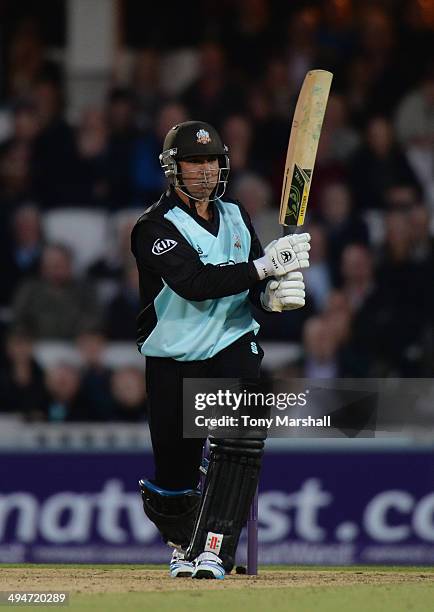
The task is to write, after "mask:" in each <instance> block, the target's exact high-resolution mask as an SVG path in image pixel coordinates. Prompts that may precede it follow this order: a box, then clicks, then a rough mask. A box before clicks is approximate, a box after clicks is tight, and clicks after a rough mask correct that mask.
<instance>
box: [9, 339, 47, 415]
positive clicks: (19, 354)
mask: <svg viewBox="0 0 434 612" xmlns="http://www.w3.org/2000/svg"><path fill="white" fill-rule="evenodd" d="M32 351H33V345H32V340H31V338H30V337H29V336H28V335H27V334H25V333H23V332H21V331H19V330H18V329H17V330H16V331H11V332H10V333H9V334H8V336H7V338H6V341H5V361H4V363H3V364H2V366H1V368H0V411H4V412H18V413H20V414H22V415H23V416H25V417H26V418H28V419H30V420H33V419H39V418H41V416H42V413H41V407H42V400H43V397H44V382H43V379H44V376H43V372H42V369H41V368H40V366H39V364H38V363H37V361H36V360H35V359H34V357H33V352H32Z"/></svg>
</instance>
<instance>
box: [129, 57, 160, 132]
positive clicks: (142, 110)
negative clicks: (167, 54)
mask: <svg viewBox="0 0 434 612" xmlns="http://www.w3.org/2000/svg"><path fill="white" fill-rule="evenodd" d="M131 89H132V93H133V96H134V98H135V100H136V103H137V116H138V123H139V126H140V129H142V130H149V129H151V127H152V120H153V118H154V116H155V114H156V113H157V111H158V109H159V107H160V105H161V103H162V101H163V100H162V94H161V83H160V57H159V55H158V53H157V51H155V49H142V50H141V51H139V52H138V53H137V55H136V58H135V64H134V67H133V73H132V78H131Z"/></svg>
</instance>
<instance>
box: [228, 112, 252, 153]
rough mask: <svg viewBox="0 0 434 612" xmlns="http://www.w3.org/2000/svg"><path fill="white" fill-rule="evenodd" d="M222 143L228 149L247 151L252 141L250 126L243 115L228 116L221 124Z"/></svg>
mask: <svg viewBox="0 0 434 612" xmlns="http://www.w3.org/2000/svg"><path fill="white" fill-rule="evenodd" d="M222 137H223V142H224V143H225V144H227V146H228V147H229V151H232V149H234V148H237V149H238V148H243V149H248V148H249V146H250V143H251V141H252V126H251V124H250V121H249V120H248V118H247V117H244V116H243V115H230V116H229V117H227V118H226V119H225V121H224V123H223V127H222Z"/></svg>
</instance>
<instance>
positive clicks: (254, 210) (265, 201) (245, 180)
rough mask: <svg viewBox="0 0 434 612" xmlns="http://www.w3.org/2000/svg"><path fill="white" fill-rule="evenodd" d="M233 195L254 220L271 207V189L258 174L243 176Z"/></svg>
mask: <svg viewBox="0 0 434 612" xmlns="http://www.w3.org/2000/svg"><path fill="white" fill-rule="evenodd" d="M233 194H234V197H235V198H236V199H237V200H240V202H242V203H243V206H244V208H245V209H246V210H247V212H248V213H249V215H250V217H252V219H254V218H255V217H256V216H257V215H258V214H259V213H260V212H262V211H263V210H266V209H267V208H269V207H270V205H271V195H272V194H271V187H270V185H269V184H268V183H267V182H266V181H265V180H264V179H263V178H262V177H261V176H259V175H258V174H253V173H246V174H242V175H241V177H240V178H239V179H238V180H237V181H236V183H235V185H234V188H233Z"/></svg>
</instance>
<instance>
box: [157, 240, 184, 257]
mask: <svg viewBox="0 0 434 612" xmlns="http://www.w3.org/2000/svg"><path fill="white" fill-rule="evenodd" d="M177 244H178V243H177V242H176V240H171V239H170V238H157V240H156V241H155V242H154V244H153V246H152V253H153V254H154V255H163V253H167V251H170V250H171V249H173V248H174V247H176V245H177Z"/></svg>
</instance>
